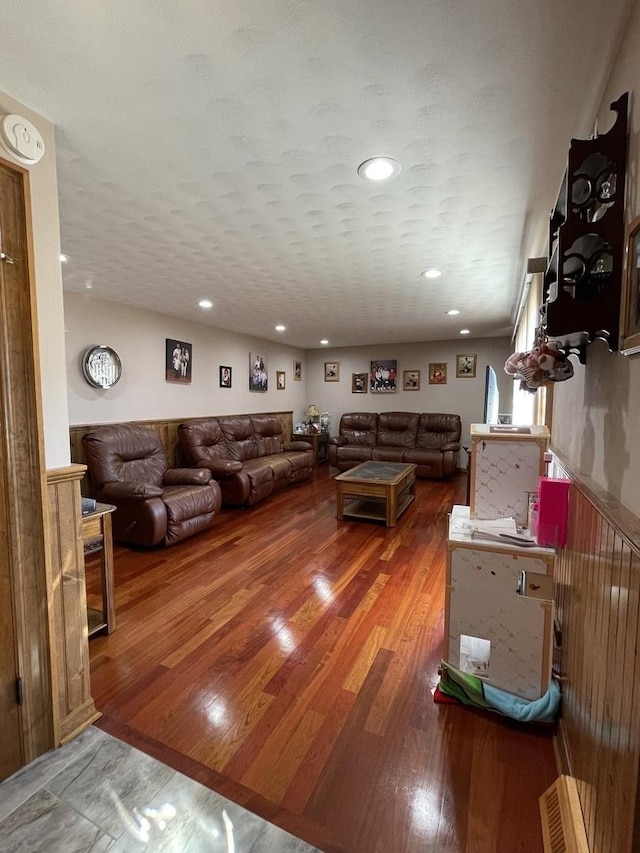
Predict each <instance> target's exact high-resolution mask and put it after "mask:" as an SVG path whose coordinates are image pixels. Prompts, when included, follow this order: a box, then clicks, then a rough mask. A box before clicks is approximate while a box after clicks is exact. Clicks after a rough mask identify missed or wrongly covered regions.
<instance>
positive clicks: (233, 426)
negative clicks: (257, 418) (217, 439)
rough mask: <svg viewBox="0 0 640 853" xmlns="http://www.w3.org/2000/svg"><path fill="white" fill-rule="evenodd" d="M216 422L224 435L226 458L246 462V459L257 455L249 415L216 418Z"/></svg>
mask: <svg viewBox="0 0 640 853" xmlns="http://www.w3.org/2000/svg"><path fill="white" fill-rule="evenodd" d="M218 423H219V424H220V428H221V430H222V433H223V435H224V442H225V445H226V449H227V452H226V455H225V458H226V459H235V460H236V461H238V462H246V461H247V459H255V458H256V456H258V455H259V454H258V450H257V448H256V442H255V436H254V428H253V421H252V419H251V416H250V415H234V416H231V417H224V418H218Z"/></svg>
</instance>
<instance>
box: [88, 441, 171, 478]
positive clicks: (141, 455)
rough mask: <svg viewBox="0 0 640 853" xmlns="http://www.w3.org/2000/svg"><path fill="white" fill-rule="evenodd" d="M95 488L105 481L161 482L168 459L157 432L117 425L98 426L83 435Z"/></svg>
mask: <svg viewBox="0 0 640 853" xmlns="http://www.w3.org/2000/svg"><path fill="white" fill-rule="evenodd" d="M82 444H83V446H84V452H85V455H86V457H87V465H88V467H89V473H90V475H91V484H92V488H93V489H94V490H96V491H99V490H100V489H101V488H102V487H103V486H104V485H105V483H122V482H135V483H147V484H150V485H154V486H160V485H162V478H163V476H164V472H165V471H166V470H167V459H166V456H165V453H164V448H163V446H162V442H161V440H160V436H159V435H158V433H157V432H156V431H155V430H154V429H152V428H151V427H145V426H140V425H137V424H131V425H128V424H118V425H116V426H105V427H99V428H98V429H94V430H91V431H90V432H87V433H85V434H84V435H83V437H82Z"/></svg>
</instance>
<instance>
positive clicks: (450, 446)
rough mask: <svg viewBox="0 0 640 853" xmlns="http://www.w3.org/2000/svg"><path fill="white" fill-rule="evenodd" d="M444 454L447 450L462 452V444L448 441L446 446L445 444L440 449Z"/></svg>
mask: <svg viewBox="0 0 640 853" xmlns="http://www.w3.org/2000/svg"><path fill="white" fill-rule="evenodd" d="M440 450H442V451H443V452H444V451H445V450H460V443H459V442H458V441H448V442H447V443H446V444H443V445H442V447H441V448H440Z"/></svg>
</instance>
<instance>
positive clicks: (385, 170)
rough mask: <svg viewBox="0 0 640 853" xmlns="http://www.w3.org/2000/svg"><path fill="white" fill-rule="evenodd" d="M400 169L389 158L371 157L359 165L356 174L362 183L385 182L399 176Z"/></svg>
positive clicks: (395, 162) (395, 161)
mask: <svg viewBox="0 0 640 853" xmlns="http://www.w3.org/2000/svg"><path fill="white" fill-rule="evenodd" d="M400 169H401V166H400V163H398V162H397V160H392V159H391V157H371V159H369V160H365V161H364V163H360V165H359V166H358V174H359V175H360V177H361V178H362V180H363V181H374V182H377V181H386V180H388V179H389V178H395V177H396V175H399V174H400Z"/></svg>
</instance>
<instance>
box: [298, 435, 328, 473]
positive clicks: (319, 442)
mask: <svg viewBox="0 0 640 853" xmlns="http://www.w3.org/2000/svg"><path fill="white" fill-rule="evenodd" d="M329 438H330V436H329V433H328V432H294V433H293V435H292V436H291V440H292V441H307V442H308V443H309V444H311V445H313V452H314V454H315V457H316V465H320V464H322V463H323V462H327V461H328V459H329Z"/></svg>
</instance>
